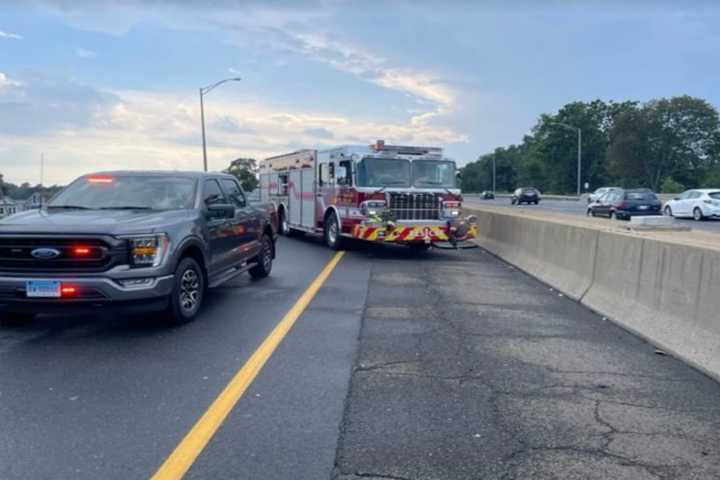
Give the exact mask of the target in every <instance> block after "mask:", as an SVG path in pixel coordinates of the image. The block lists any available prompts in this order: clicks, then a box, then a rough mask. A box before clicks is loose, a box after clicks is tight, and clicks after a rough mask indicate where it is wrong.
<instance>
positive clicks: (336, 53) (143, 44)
mask: <svg viewBox="0 0 720 480" xmlns="http://www.w3.org/2000/svg"><path fill="white" fill-rule="evenodd" d="M229 77H240V78H241V80H240V81H237V82H228V83H225V84H223V85H221V86H220V87H218V88H217V89H215V90H213V91H212V92H210V93H208V94H207V95H206V96H205V116H206V128H207V143H208V147H207V151H208V162H209V166H210V169H211V170H221V169H223V168H225V167H226V166H227V165H228V164H229V162H230V161H231V160H233V159H234V158H237V157H254V158H257V159H262V158H266V157H269V156H272V155H277V154H280V153H284V152H290V151H295V150H299V149H302V148H322V147H327V146H333V145H343V144H361V145H368V144H371V143H373V142H374V141H375V140H376V139H384V140H385V141H386V143H392V144H404V145H429V146H441V147H443V148H445V152H446V154H447V155H448V156H449V157H450V158H452V159H454V160H455V161H457V163H458V164H459V165H463V164H465V163H467V162H468V161H473V160H475V159H476V158H477V157H478V156H479V155H481V154H483V153H487V152H489V151H492V150H493V149H495V148H496V147H499V146H506V145H509V144H513V143H517V142H520V141H521V140H522V137H523V135H525V134H527V133H528V132H529V130H530V129H531V128H532V126H533V125H534V124H535V122H536V121H537V119H538V117H539V116H540V114H542V113H552V112H555V111H557V110H558V109H560V108H561V107H562V106H563V105H564V104H566V103H569V102H573V101H578V100H582V101H589V100H593V99H596V98H599V99H603V100H615V101H624V100H639V101H647V100H649V99H651V98H658V97H671V96H675V95H683V94H688V95H693V96H698V97H701V98H704V99H706V100H708V101H709V102H710V103H711V104H713V105H715V106H718V105H720V88H718V83H719V82H718V80H720V7H717V6H715V2H711V1H701V0H698V1H685V2H672V1H662V0H658V1H642V0H635V1H614V0H604V1H591V0H576V1H573V0H555V1H551V0H548V1H541V0H534V1H530V0H517V1H512V0H508V1H499V0H498V1H494V0H489V1H484V2H483V1H474V2H471V1H467V2H464V1H459V0H447V1H444V2H442V1H422V0H415V1H399V0H398V1H385V2H383V1H379V0H365V1H357V2H351V1H340V0H315V1H312V0H306V1H302V0H298V1H290V0H275V1H273V0H265V1H262V0H247V1H239V0H236V1H232V0H217V1H214V2H204V1H200V0H185V1H182V0H175V1H174V0H147V1H143V2H141V1H139V0H138V1H134V0H125V1H103V0H95V1H90V0H3V1H2V2H1V3H0V173H2V174H4V177H5V180H6V181H10V182H14V183H22V182H30V183H31V184H36V183H39V182H40V180H41V168H40V163H41V161H40V158H41V156H42V157H44V159H45V161H44V164H45V168H44V172H43V173H44V182H45V184H64V183H67V182H69V181H70V180H72V179H73V178H75V177H77V176H79V175H82V174H84V173H88V172H92V171H99V170H108V169H182V170H192V169H201V168H202V143H201V133H200V105H199V95H198V89H199V88H200V87H204V86H208V85H211V84H213V83H215V82H216V81H218V80H222V79H225V78H229Z"/></svg>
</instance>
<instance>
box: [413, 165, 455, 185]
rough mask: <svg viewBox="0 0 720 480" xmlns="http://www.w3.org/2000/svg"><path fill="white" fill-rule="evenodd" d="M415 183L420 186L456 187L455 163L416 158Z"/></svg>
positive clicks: (414, 167)
mask: <svg viewBox="0 0 720 480" xmlns="http://www.w3.org/2000/svg"><path fill="white" fill-rule="evenodd" d="M412 176H413V185H414V186H416V187H418V188H432V187H442V188H455V163H454V162H448V161H436V160H415V161H414V162H413V163H412Z"/></svg>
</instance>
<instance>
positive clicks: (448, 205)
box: [443, 201, 460, 218]
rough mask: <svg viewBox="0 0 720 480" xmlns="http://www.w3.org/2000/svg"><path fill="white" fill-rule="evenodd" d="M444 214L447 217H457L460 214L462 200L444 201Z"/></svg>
mask: <svg viewBox="0 0 720 480" xmlns="http://www.w3.org/2000/svg"><path fill="white" fill-rule="evenodd" d="M443 216H444V217H445V218H457V217H459V216H460V202H455V201H445V202H443Z"/></svg>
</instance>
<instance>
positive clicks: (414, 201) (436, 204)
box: [389, 192, 442, 220]
mask: <svg viewBox="0 0 720 480" xmlns="http://www.w3.org/2000/svg"><path fill="white" fill-rule="evenodd" d="M389 197H390V202H389V204H390V211H391V212H392V214H393V215H394V216H395V218H396V219H397V220H438V219H439V218H440V211H441V209H442V200H441V197H440V195H439V194H437V193H397V192H391V193H390V194H389Z"/></svg>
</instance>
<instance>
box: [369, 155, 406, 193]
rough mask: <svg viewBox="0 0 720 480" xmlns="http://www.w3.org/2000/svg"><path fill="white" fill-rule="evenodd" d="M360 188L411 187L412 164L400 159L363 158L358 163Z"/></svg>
mask: <svg viewBox="0 0 720 480" xmlns="http://www.w3.org/2000/svg"><path fill="white" fill-rule="evenodd" d="M357 184H358V186H359V187H409V186H410V162H409V161H408V160H402V159H399V158H363V159H362V160H361V161H360V163H358V169H357Z"/></svg>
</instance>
